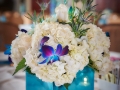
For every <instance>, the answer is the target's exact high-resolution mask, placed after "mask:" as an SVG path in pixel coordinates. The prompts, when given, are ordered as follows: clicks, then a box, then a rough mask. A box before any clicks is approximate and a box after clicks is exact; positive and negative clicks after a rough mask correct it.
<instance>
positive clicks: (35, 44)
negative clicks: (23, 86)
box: [24, 22, 89, 86]
mask: <svg viewBox="0 0 120 90" xmlns="http://www.w3.org/2000/svg"><path fill="white" fill-rule="evenodd" d="M44 36H47V37H49V38H50V39H49V40H48V41H47V42H46V43H45V45H49V46H52V47H53V48H54V49H56V48H57V45H58V44H61V45H62V47H65V46H66V45H68V46H69V50H70V51H69V53H68V54H67V55H64V56H60V61H57V62H54V63H52V64H48V65H47V64H38V63H39V62H42V61H43V60H45V58H43V57H42V56H41V57H39V58H38V56H39V54H40V51H39V49H40V41H41V39H42V38H43V37H44ZM77 40H78V41H81V42H78V41H77ZM78 43H79V45H78ZM31 45H32V48H31V49H28V50H27V52H26V55H24V57H25V59H26V64H27V65H28V66H29V67H30V68H31V71H32V72H33V73H35V74H36V76H37V77H38V78H40V79H42V80H43V81H46V82H55V84H56V85H57V86H60V85H63V84H65V83H71V82H72V81H73V79H74V78H75V77H76V73H77V72H78V71H79V70H83V68H84V67H85V66H86V65H87V64H88V63H89V59H88V56H89V54H88V52H87V48H89V46H88V45H87V42H86V41H85V40H79V38H75V35H74V32H72V29H71V27H70V26H69V25H62V24H59V23H57V22H56V23H55V22H50V23H48V22H43V23H40V24H38V25H36V27H35V32H34V34H33V36H32V42H31ZM71 66H72V67H71Z"/></svg>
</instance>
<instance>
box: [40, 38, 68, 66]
mask: <svg viewBox="0 0 120 90" xmlns="http://www.w3.org/2000/svg"><path fill="white" fill-rule="evenodd" d="M48 39H49V38H47V37H44V38H43V39H42V40H41V44H40V45H43V46H41V49H40V50H39V51H40V52H41V56H42V57H43V58H45V60H43V61H42V62H40V63H39V64H45V63H47V64H50V63H53V62H56V61H59V60H60V58H59V57H60V56H63V55H66V54H68V52H69V49H68V46H65V47H64V48H63V49H62V45H61V44H58V45H57V49H56V50H54V49H53V47H51V46H48V45H44V43H45V42H46V41H48Z"/></svg>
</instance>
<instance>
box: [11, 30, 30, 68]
mask: <svg viewBox="0 0 120 90" xmlns="http://www.w3.org/2000/svg"><path fill="white" fill-rule="evenodd" d="M30 44H31V36H29V35H28V34H27V33H24V32H21V31H19V32H18V35H17V37H16V38H15V40H13V41H12V44H11V48H12V49H11V53H12V54H11V58H12V61H13V63H14V66H15V67H16V66H17V65H18V63H19V62H20V61H21V60H22V59H23V55H25V54H26V50H27V49H28V48H29V47H31V45H30Z"/></svg>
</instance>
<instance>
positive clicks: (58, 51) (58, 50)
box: [55, 44, 62, 55]
mask: <svg viewBox="0 0 120 90" xmlns="http://www.w3.org/2000/svg"><path fill="white" fill-rule="evenodd" d="M61 52H62V46H61V44H58V45H57V49H56V52H55V54H57V55H60V53H61Z"/></svg>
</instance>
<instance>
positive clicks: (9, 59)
mask: <svg viewBox="0 0 120 90" xmlns="http://www.w3.org/2000/svg"><path fill="white" fill-rule="evenodd" d="M8 61H9V63H10V64H11V63H13V62H12V59H11V57H10V56H9V57H8Z"/></svg>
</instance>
